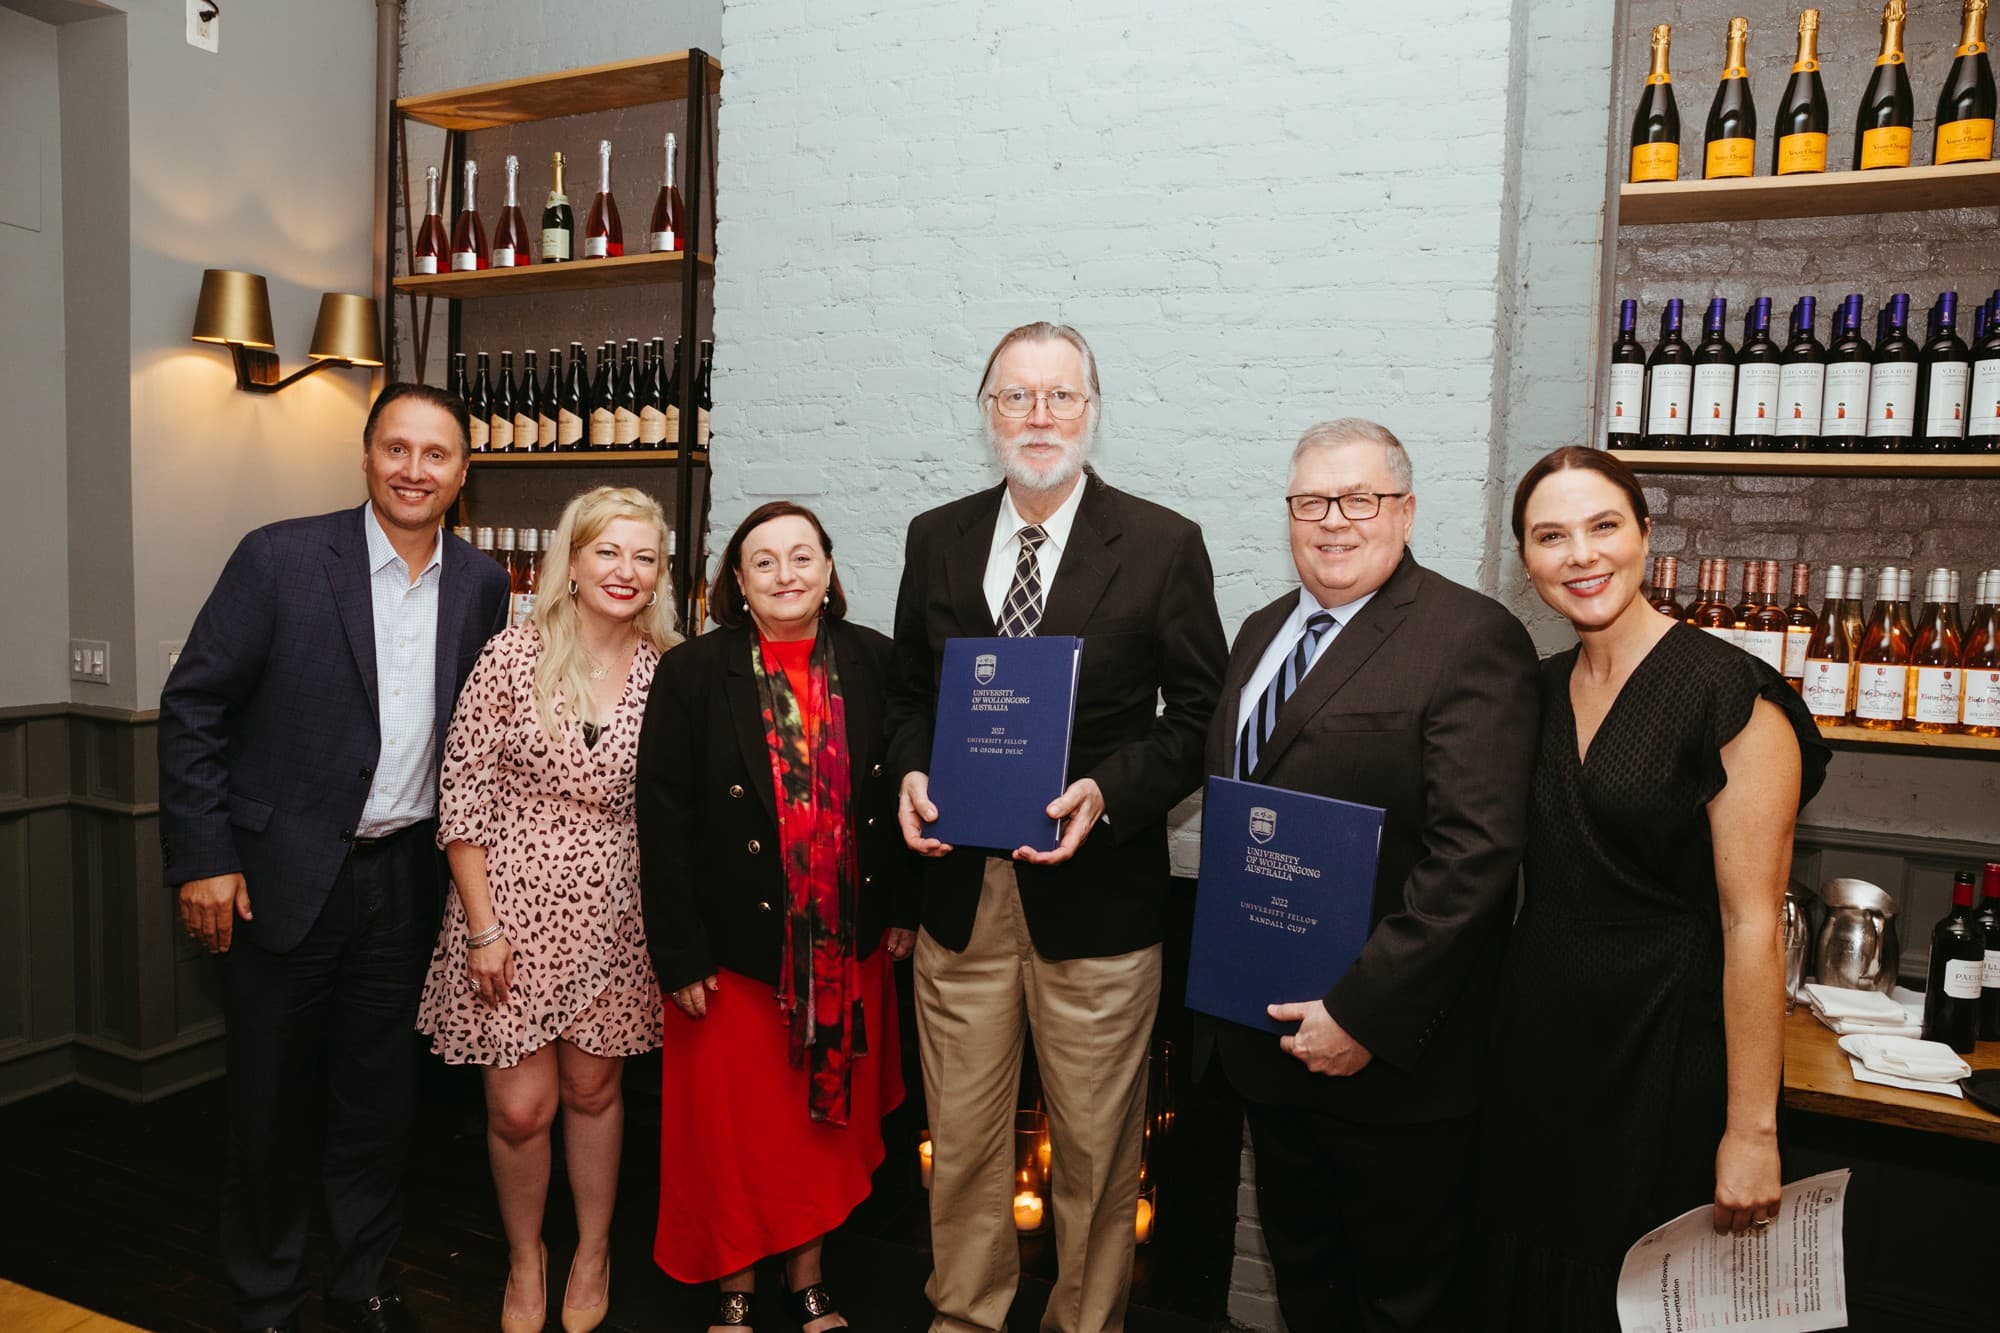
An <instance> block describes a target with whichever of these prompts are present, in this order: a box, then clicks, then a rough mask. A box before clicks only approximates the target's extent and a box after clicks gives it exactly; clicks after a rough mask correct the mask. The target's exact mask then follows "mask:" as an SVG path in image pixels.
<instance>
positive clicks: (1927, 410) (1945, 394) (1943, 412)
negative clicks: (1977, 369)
mask: <svg viewBox="0 0 2000 1333" xmlns="http://www.w3.org/2000/svg"><path fill="white" fill-rule="evenodd" d="M1971 380H1972V367H1971V366H1969V365H1967V364H1966V363H1965V362H1963V361H1938V362H1934V363H1933V364H1932V365H1931V383H1930V395H1929V397H1927V398H1926V399H1925V400H1924V434H1925V435H1926V436H1928V437H1930V438H1932V439H1937V438H1940V437H1942V438H1944V439H1947V440H1960V439H1964V438H1965V391H1966V386H1967V385H1968V384H1969V383H1970V382H1971Z"/></svg>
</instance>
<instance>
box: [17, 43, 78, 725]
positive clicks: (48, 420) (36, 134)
mask: <svg viewBox="0 0 2000 1333" xmlns="http://www.w3.org/2000/svg"><path fill="white" fill-rule="evenodd" d="M59 31H60V29H58V28H56V27H53V26H51V25H50V24H47V23H43V22H41V21H39V20H37V19H33V18H29V17H27V16H26V15H23V14H17V13H14V12H12V11H10V10H4V9H0V180H4V181H5V182H6V191H5V195H4V197H0V292H5V293H6V307H7V308H6V313H5V315H4V317H0V402H4V403H7V404H8V405H9V409H10V410H9V412H8V417H9V423H10V424H9V429H8V430H7V431H6V432H5V435H4V443H0V466H4V469H5V472H6V476H7V484H6V485H5V486H4V487H0V532H5V533H6V534H7V543H8V546H9V549H11V550H15V551H19V552H21V553H23V556H24V557H25V558H24V560H23V563H22V564H21V565H19V566H18V567H17V569H16V572H15V576H14V577H12V578H9V579H6V580H4V581H0V625H5V626H6V627H7V639H8V643H9V648H8V651H7V652H5V653H0V708H4V707H7V706H10V705H21V704H46V703H54V702H56V701H58V700H62V699H66V698H68V697H69V683H68V671H67V668H66V665H65V664H66V662H67V658H66V656H65V650H66V647H67V644H68V640H69V540H68V535H67V529H68V523H67V509H68V506H67V502H66V493H67V487H68V473H69V462H68V450H67V449H66V447H65V445H66V426H65V420H66V418H67V416H68V410H67V404H66V403H65V402H64V394H63V382H64V360H65V358H64V350H65V349H64V332H63V241H62V238H63V207H62V202H63V201H62V161H63V151H62V148H63V146H62V112H61V101H60V64H59V61H58V57H57V52H56V46H57V34H58V33H59Z"/></svg>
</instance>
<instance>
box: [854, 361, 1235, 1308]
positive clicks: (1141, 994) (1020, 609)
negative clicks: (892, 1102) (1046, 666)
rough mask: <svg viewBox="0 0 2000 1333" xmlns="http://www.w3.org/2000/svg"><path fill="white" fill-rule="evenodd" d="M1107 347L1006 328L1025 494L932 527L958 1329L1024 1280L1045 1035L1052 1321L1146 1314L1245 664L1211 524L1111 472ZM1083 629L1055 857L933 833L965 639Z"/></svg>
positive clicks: (908, 760) (914, 774) (934, 1285)
mask: <svg viewBox="0 0 2000 1333" xmlns="http://www.w3.org/2000/svg"><path fill="white" fill-rule="evenodd" d="M1099 402H1100V400H1099V391H1098V380H1097V362H1096V359H1095V358H1094V357H1093V356H1092V355H1091V352H1090V346H1089V344H1088V343H1086V342H1085V341H1084V340H1083V335H1082V334H1080V333H1078V332H1077V331H1076V330H1075V329H1072V328H1069V327H1067V326H1065V325H1056V324H1048V323H1036V324H1027V325H1023V326H1022V327H1020V328H1018V329H1015V330H1013V331H1012V332H1011V333H1009V334H1007V336H1006V337H1004V338H1002V339H1001V340H1000V343H999V345H998V346H997V347H995V348H994V349H993V354H992V356H991V357H989V358H988V359H987V363H986V371H985V373H984V375H982V377H981V379H980V384H979V398H978V403H979V408H980V412H981V414H982V416H983V418H984V422H985V427H986V433H987V438H988V440H989V442H990V443H991V445H992V448H993V453H994V457H995V460H996V461H997V462H998V463H999V466H1000V471H1001V472H1002V474H1003V480H1002V481H1001V483H1000V484H998V485H996V486H993V487H991V488H989V489H987V490H984V491H981V492H979V493H977V494H975V495H970V496H967V497H965V498H964V499H961V500H955V501H953V502H952V503H950V504H947V505H944V506H942V507H940V508H937V509H933V510H931V511H929V512H928V513H925V514H920V515H918V516H917V518H916V519H915V520H913V521H912V522H911V524H910V531H909V541H908V545H907V548H906V550H905V555H904V563H903V581H902V588H901V590H900V591H899V593H898V594H897V600H896V674H895V680H894V682H893V683H892V685H891V695H890V702H889V721H890V726H891V734H892V736H893V738H894V739H893V740H892V742H891V745H890V751H889V757H890V760H891V762H892V763H893V764H894V765H895V767H896V771H897V772H898V774H899V776H900V781H901V800H900V804H899V810H898V815H899V818H900V820H901V823H902V828H903V838H904V840H905V841H906V842H907V843H908V844H909V846H910V847H911V848H912V849H914V850H915V851H917V852H920V853H922V854H923V855H924V856H925V857H926V858H927V859H926V860H925V862H924V864H923V888H922V895H921V909H920V910H921V915H922V926H923V928H922V930H921V931H919V933H918V936H917V945H916V957H915V976H916V1008H917V1029H918V1034H919V1040H920V1045H921V1048H922V1052H923V1064H924V1094H925V1099H926V1101H927V1102H928V1104H929V1110H930V1129H931V1142H932V1145H933V1149H934V1155H933V1167H932V1176H931V1248H932V1251H933V1254H934V1256H935V1257H934V1268H933V1271H932V1274H931V1279H930V1283H929V1285H928V1286H927V1287H926V1289H925V1290H926V1294H927V1295H928V1296H929V1297H930V1301H931V1304H932V1306H933V1307H934V1308H935V1310H936V1312H937V1313H936V1318H935V1319H934V1320H933V1321H932V1323H931V1328H932V1330H933V1333H974V1331H978V1333H997V1330H1000V1329H1003V1328H1005V1327H1006V1324H1007V1311H1008V1309H1009V1307H1010V1306H1011V1305H1012V1304H1013V1299H1014V1288H1015V1285H1016V1282H1017V1280H1018V1278H1019V1263H1018V1256H1017V1250H1016V1238H1015V1233H1014V1218H1013V1208H1012V1203H1013V1193H1014V1191H1013V1166H1014V1151H1013V1138H1014V1104H1015V1099H1016V1097H1017V1096H1018V1087H1019V1081H1020V1080H1019V1075H1020V1067H1021V1053H1022V1043H1023V1041H1024V1040H1025V1039H1026V1038H1027V1037H1028V1036H1029V1035H1032V1036H1033V1039H1034V1043H1035V1056H1036V1060H1037V1063H1038V1065H1039V1067H1040V1069H1041V1075H1042V1090H1043V1094H1044V1100H1045V1104H1046V1106H1047V1109H1048V1115H1049V1133H1050V1139H1051V1148H1052V1161H1051V1167H1052V1171H1053V1177H1054V1181H1053V1187H1052V1191H1051V1192H1052V1195H1053V1200H1052V1202H1053V1211H1054V1214H1055V1240H1056V1259H1057V1265H1058V1269H1059V1272H1058V1276H1057V1279H1056V1285H1055V1290H1054V1291H1053V1293H1052V1294H1051V1295H1050V1297H1049V1304H1048V1309H1047V1312H1046V1313H1045V1314H1044V1315H1043V1317H1042V1328H1043V1329H1044V1330H1047V1331H1048V1333H1105V1331H1106V1330H1116V1329H1119V1328H1122V1327H1123V1326H1124V1317H1125V1304H1126V1296H1127V1292H1128V1289H1129V1286H1130V1280H1131V1267H1132V1248H1133V1242H1134V1227H1133V1217H1134V1212H1135V1209H1136V1208H1137V1204H1138V1192H1139V1146H1140V1138H1141V1134H1140V1126H1141V1118H1142V1114H1143V1111H1144V1107H1145V1071H1146V1049H1147V1046H1148V1038H1149V1037H1150V1035H1151V1032H1152V1028H1153V1016H1154V1013H1155V1011H1156V1010H1157V1008H1158V1006H1159V994H1160V968H1161V947H1160V941H1161V939H1162V937H1163V936H1164V934H1165V929H1166V904H1167V889H1168V875H1169V870H1168V862H1167V812H1168V811H1170V810H1171V809H1173V807H1174V805H1175V804H1176V803H1177V802H1179V801H1180V800H1181V799H1182V798H1183V797H1185V796H1186V795H1187V794H1188V793H1189V792H1191V791H1193V790H1194V788H1195V785H1196V784H1197V783H1198V782H1199V781H1200V780H1201V765H1202V754H1201V750H1202V738H1203V736H1204V734H1205V733H1206V731H1207V729H1208V720H1209V715H1210V713H1212V712H1213V711H1214V709H1215V703H1216V696H1217V692H1218V690H1219V689H1220V686H1221V674H1222V663H1223V658H1224V656H1225V650H1224V639H1223V634H1222V622H1221V618H1220V617H1219V616H1218V614H1217V612H1216V608H1215V584H1214V575H1213V573H1212V571H1211V569H1210V567H1209V561H1208V550H1207V548H1206V547H1205V546H1204V545H1203V543H1202V538H1201V529H1200V528H1199V527H1197V526H1196V525H1195V524H1194V523H1193V522H1192V521H1190V520H1188V519H1186V518H1184V517H1182V516H1181V515H1179V514H1176V513H1173V512H1172V511H1170V510H1167V509H1163V508H1161V507H1160V506H1158V505H1155V504H1149V503H1147V502H1146V501H1144V500H1141V499H1138V498H1137V497H1136V496H1132V495H1128V494H1126V493H1125V492H1123V491H1120V490H1117V489H1116V488H1114V487H1112V486H1109V485H1107V484H1106V483H1105V482H1104V481H1103V480H1102V479H1101V478H1100V477H1098V475H1097V474H1096V473H1095V472H1094V471H1093V470H1091V469H1090V468H1089V467H1087V466H1086V464H1085V460H1086V459H1087V457H1088V456H1089V450H1090V442H1091V437H1092V435H1093V434H1094V433H1095V430H1096V427H1097V419H1098V408H1099ZM1031 634H1061V635H1077V636H1080V637H1081V638H1082V639H1083V659H1082V664H1081V667H1080V671H1079V676H1078V682H1077V694H1076V722H1075V729H1074V732H1073V734H1072V737H1071V741H1070V767H1069V774H1068V786H1067V788H1066V790H1064V791H1063V793H1062V794H1061V795H1060V796H1059V797H1058V798H1057V799H1056V800H1054V801H1053V802H1051V803H1050V804H1049V807H1048V813H1049V815H1050V816H1051V817H1052V818H1056V819H1060V820H1062V821H1064V823H1063V836H1062V840H1061V842H1060V843H1059V844H1058V845H1057V847H1056V849H1055V850H1054V851H1052V852H1046V853H1044V852H1038V851H1035V850H1034V849H1032V848H1027V847H1022V848H1018V849H1016V850H1015V851H1013V853H1012V854H1011V855H989V854H987V853H986V852H983V851H979V850H976V849H972V848H952V847H948V846H946V845H945V844H943V843H941V842H939V841H938V840H937V839H936V838H933V837H931V836H929V834H928V833H927V832H926V829H925V826H926V825H927V824H928V823H930V822H931V821H933V820H935V819H936V818H937V816H938V810H937V807H936V805H935V804H934V803H933V802H932V801H931V799H930V790H929V780H928V776H927V773H926V770H927V769H928V767H929V765H930V754H931V738H932V732H933V728H934V724H935V720H936V714H937V693H938V689H937V684H938V670H939V664H940V662H941V660H942V658H943V655H944V644H945V640H946V639H949V638H954V637H991V636H994V635H1010V636H1012V635H1031Z"/></svg>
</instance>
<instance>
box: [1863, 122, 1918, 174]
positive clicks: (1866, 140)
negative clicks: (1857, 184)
mask: <svg viewBox="0 0 2000 1333" xmlns="http://www.w3.org/2000/svg"><path fill="white" fill-rule="evenodd" d="M1909 165H1910V127H1909V126H1908V125H1884V126H1883V127H1882V128H1880V129H1876V130H1863V131H1861V169H1862V170H1863V171H1873V170H1874V169H1875V168H1877V167H1907V166H1909Z"/></svg>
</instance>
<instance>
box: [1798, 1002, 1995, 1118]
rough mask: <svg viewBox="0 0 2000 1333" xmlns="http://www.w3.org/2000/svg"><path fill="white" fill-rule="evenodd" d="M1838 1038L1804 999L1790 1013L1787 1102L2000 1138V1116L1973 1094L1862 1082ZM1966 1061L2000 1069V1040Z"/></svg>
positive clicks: (1818, 1112)
mask: <svg viewBox="0 0 2000 1333" xmlns="http://www.w3.org/2000/svg"><path fill="white" fill-rule="evenodd" d="M1839 1042H1840V1038H1839V1037H1838V1036H1837V1035H1835V1034H1834V1033H1833V1031H1832V1030H1831V1029H1829V1028H1827V1027H1826V1026H1824V1025H1823V1024H1821V1023H1820V1021H1819V1020H1818V1019H1816V1018H1814V1017H1813V1016H1812V1011H1811V1010H1810V1009H1809V1008H1807V1007H1806V1005H1805V1004H1804V1003H1801V1004H1800V1005H1799V1007H1798V1008H1797V1009H1796V1010H1795V1011H1793V1012H1792V1013H1791V1014H1790V1015H1788V1016H1787V1017H1786V1019H1785V1094H1784V1104H1785V1105H1786V1106H1789V1107H1791V1108H1792V1109H1793V1110H1795V1111H1810V1112H1812V1113H1813V1114H1815V1115H1834V1116H1844V1117H1846V1118H1847V1119H1849V1120H1870V1121H1873V1122H1875V1123H1876V1124H1881V1125H1899V1126H1901V1127H1903V1128H1905V1129H1916V1130H1922V1131H1924V1132H1926V1133H1930V1134H1950V1135H1954V1136H1956V1137H1958V1138H1961V1139H1977V1140H1979V1141H1981V1142H1984V1143H2000V1116H1996V1115H1994V1114H1993V1113H1992V1112H1991V1111H1986V1110H1982V1109H1981V1108H1979V1107H1977V1106H1974V1105H1973V1104H1972V1102H1971V1100H1970V1099H1969V1098H1966V1099H1961V1098H1957V1097H1945V1096H1940V1095H1938V1094H1937V1093H1933V1092H1908V1091H1905V1090H1904V1089H1902V1088H1890V1087H1884V1086H1883V1085H1882V1084H1880V1083H1863V1082H1860V1081H1859V1080H1857V1079H1856V1078H1855V1077H1854V1074H1853V1072H1852V1069H1851V1067H1850V1065H1849V1062H1848V1056H1847V1053H1846V1052H1845V1051H1843V1050H1841V1049H1840V1046H1839ZM1966 1063H1967V1064H1969V1065H1971V1066H1972V1067H1973V1068H1974V1069H2000V1044H1996V1043H1993V1042H1985V1043H1982V1044H1981V1045H1980V1047H1979V1049H1978V1051H1977V1052H1976V1053H1975V1054H1973V1055H1970V1056H1967V1057H1966Z"/></svg>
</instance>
